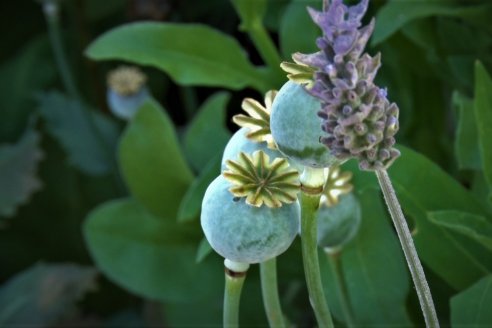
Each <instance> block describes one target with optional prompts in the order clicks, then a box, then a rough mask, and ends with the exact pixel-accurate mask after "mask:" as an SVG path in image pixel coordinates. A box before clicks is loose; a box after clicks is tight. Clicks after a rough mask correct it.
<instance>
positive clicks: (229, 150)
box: [221, 128, 283, 170]
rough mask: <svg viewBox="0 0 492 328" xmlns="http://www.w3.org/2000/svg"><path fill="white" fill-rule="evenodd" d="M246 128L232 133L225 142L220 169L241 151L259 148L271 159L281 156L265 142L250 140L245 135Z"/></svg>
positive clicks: (251, 152)
mask: <svg viewBox="0 0 492 328" xmlns="http://www.w3.org/2000/svg"><path fill="white" fill-rule="evenodd" d="M248 133H249V129H248V128H241V129H239V130H237V131H236V133H234V135H233V136H232V137H231V139H229V142H228V143H227V145H226V147H225V149H224V154H223V155H222V164H221V167H222V170H224V169H225V167H226V165H227V164H226V162H227V161H228V160H234V159H236V158H237V157H238V156H239V154H240V153H241V152H243V153H246V154H253V153H254V152H255V151H258V150H261V151H263V152H265V153H266V154H267V155H268V156H269V157H270V158H271V159H274V158H278V157H283V156H282V154H281V153H280V152H279V151H278V150H275V149H270V148H268V146H267V143H266V142H256V141H252V140H250V139H249V138H248V137H247V134H248Z"/></svg>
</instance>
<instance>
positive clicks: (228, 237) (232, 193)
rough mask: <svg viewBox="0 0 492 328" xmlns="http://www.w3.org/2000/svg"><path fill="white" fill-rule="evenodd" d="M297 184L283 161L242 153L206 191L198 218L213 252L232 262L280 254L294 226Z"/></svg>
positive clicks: (294, 173) (294, 174) (294, 231)
mask: <svg viewBox="0 0 492 328" xmlns="http://www.w3.org/2000/svg"><path fill="white" fill-rule="evenodd" d="M260 168H261V169H260ZM231 182H232V183H231ZM299 188H300V184H299V175H298V173H297V171H295V170H292V169H290V168H289V166H288V163H287V161H286V160H285V159H280V158H277V159H275V160H273V161H272V162H271V163H270V162H269V158H268V156H267V155H266V154H265V153H264V152H262V151H258V152H256V153H254V154H253V156H248V155H246V154H244V153H241V154H240V156H239V159H238V160H237V161H228V169H227V170H226V171H225V172H224V173H223V175H221V176H219V177H217V178H216V179H215V180H214V181H213V182H212V183H211V184H210V186H209V187H208V189H207V191H206V192H205V196H204V198H203V202H202V212H201V218H200V220H201V225H202V229H203V231H204V233H205V237H206V238H207V240H208V242H209V243H210V245H211V246H212V248H213V249H214V250H215V251H216V252H217V253H219V254H220V255H221V256H223V257H224V258H226V259H229V260H232V261H235V262H241V263H250V264H252V263H259V262H264V261H266V260H268V259H271V258H273V257H275V256H278V255H280V254H281V253H283V252H284V251H285V250H287V248H288V247H289V246H290V244H291V243H292V241H293V240H294V238H295V236H296V234H297V231H298V230H299V221H300V206H299V202H298V201H297V192H298V191H299Z"/></svg>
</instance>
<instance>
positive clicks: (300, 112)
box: [270, 81, 340, 168]
mask: <svg viewBox="0 0 492 328" xmlns="http://www.w3.org/2000/svg"><path fill="white" fill-rule="evenodd" d="M320 106H321V105H320V102H319V100H317V99H316V98H315V97H313V96H311V95H309V94H308V93H307V92H306V90H304V88H303V87H302V86H300V85H298V84H296V83H294V82H292V81H288V82H287V83H285V84H284V85H283V87H282V88H281V89H280V91H279V92H278V94H277V96H276V97H275V100H274V102H273V105H272V113H271V117H270V129H271V131H272V136H273V139H274V140H275V142H276V144H277V147H278V149H279V150H280V151H281V152H282V153H283V154H284V155H285V156H287V157H288V158H289V159H291V160H292V161H295V162H298V163H300V164H302V165H305V166H310V167H318V168H319V167H329V166H332V165H335V164H340V160H338V159H337V158H336V157H335V156H333V155H331V154H330V151H329V150H328V149H327V148H326V146H325V145H323V144H322V143H320V137H321V135H322V133H323V132H322V130H321V125H322V121H321V119H320V118H319V117H318V112H319V109H320Z"/></svg>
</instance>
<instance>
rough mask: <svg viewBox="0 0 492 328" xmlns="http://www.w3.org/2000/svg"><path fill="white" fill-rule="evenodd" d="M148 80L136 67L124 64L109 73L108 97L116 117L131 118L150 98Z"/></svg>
mask: <svg viewBox="0 0 492 328" xmlns="http://www.w3.org/2000/svg"><path fill="white" fill-rule="evenodd" d="M146 80H147V78H146V76H145V75H144V74H143V73H142V72H141V71H140V70H139V69H138V68H136V67H128V66H122V67H119V68H117V69H115V70H113V71H111V72H110V73H109V74H108V91H107V94H106V98H107V102H108V106H109V108H110V109H111V112H112V113H113V114H114V115H115V116H116V117H118V118H121V119H123V120H126V121H127V120H130V119H131V118H132V117H133V115H135V113H136V112H137V110H138V108H140V106H141V105H142V104H143V103H144V102H145V100H146V99H147V98H149V96H150V94H149V91H148V89H147V87H146V86H145V83H146Z"/></svg>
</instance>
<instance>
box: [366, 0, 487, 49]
mask: <svg viewBox="0 0 492 328" xmlns="http://www.w3.org/2000/svg"><path fill="white" fill-rule="evenodd" d="M485 10H490V6H489V5H488V4H485V5H475V6H473V5H472V6H459V5H456V4H453V3H452V2H447V1H418V0H414V1H389V2H387V3H386V5H384V6H383V7H382V8H381V10H380V11H379V12H378V14H377V16H376V22H377V23H376V28H375V30H374V34H373V38H372V44H373V45H376V44H379V43H381V42H383V41H384V40H386V39H388V38H389V37H390V36H392V35H393V34H394V33H396V32H397V31H398V30H399V29H401V28H402V27H403V26H405V25H406V24H407V23H409V22H411V21H413V20H416V19H422V18H426V17H431V16H450V17H462V18H464V19H468V20H470V21H473V20H474V17H476V16H477V15H481V14H482V13H483V12H484V11H485Z"/></svg>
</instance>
